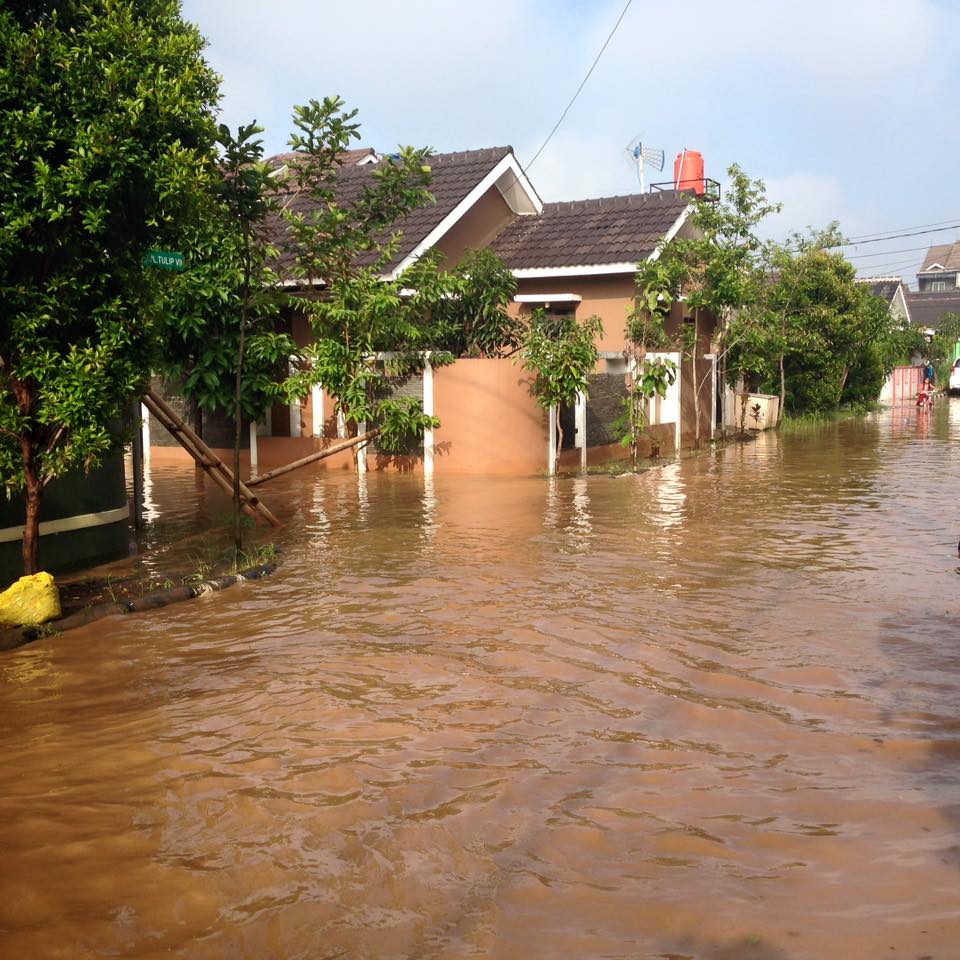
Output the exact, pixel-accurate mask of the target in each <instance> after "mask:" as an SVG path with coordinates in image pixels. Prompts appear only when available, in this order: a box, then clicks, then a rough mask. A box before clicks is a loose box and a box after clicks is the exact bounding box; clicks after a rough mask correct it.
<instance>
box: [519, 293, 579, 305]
mask: <svg viewBox="0 0 960 960" xmlns="http://www.w3.org/2000/svg"><path fill="white" fill-rule="evenodd" d="M581 300H583V297H581V296H580V294H579V293H519V294H517V296H515V297H514V298H513V302H514V303H580V301H581Z"/></svg>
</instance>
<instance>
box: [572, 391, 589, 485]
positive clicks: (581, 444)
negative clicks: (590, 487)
mask: <svg viewBox="0 0 960 960" xmlns="http://www.w3.org/2000/svg"><path fill="white" fill-rule="evenodd" d="M573 420H574V439H573V442H574V446H576V447H577V448H578V449H579V450H580V469H581V470H584V471H585V470H586V469H587V395H586V394H585V393H581V392H578V393H577V401H576V405H575V406H574V408H573Z"/></svg>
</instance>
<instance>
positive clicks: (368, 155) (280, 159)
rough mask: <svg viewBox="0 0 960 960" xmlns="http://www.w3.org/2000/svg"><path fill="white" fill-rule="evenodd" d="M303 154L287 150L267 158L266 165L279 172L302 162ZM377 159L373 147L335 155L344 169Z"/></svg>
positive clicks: (345, 151) (299, 151)
mask: <svg viewBox="0 0 960 960" xmlns="http://www.w3.org/2000/svg"><path fill="white" fill-rule="evenodd" d="M304 156H305V154H304V153H303V151H301V150H288V151H286V153H275V154H274V155H273V156H272V157H267V159H266V163H267V165H268V166H271V167H273V168H274V169H275V170H280V169H282V168H283V167H285V166H289V165H291V164H295V163H297V162H298V161H299V160H302V159H303V157H304ZM378 159H379V155H378V154H377V151H376V150H374V149H373V147H357V148H356V149H354V150H341V151H340V153H338V154H337V161H338V163H340V164H341V165H343V166H344V167H351V166H353V165H354V164H357V163H375V162H376V161H377V160H378Z"/></svg>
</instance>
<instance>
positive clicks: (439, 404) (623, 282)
mask: <svg viewBox="0 0 960 960" xmlns="http://www.w3.org/2000/svg"><path fill="white" fill-rule="evenodd" d="M296 159H297V155H296V154H283V155H280V156H279V157H276V158H272V160H273V162H274V163H275V164H277V168H278V175H279V176H284V175H285V174H284V171H286V170H288V169H289V167H290V166H291V165H292V164H293V163H295V162H296ZM378 161H379V158H378V157H377V155H376V154H374V153H373V152H372V151H360V152H356V156H351V158H350V160H349V162H344V166H343V168H342V169H341V170H340V172H339V173H338V177H337V189H338V192H340V195H341V197H343V198H344V199H345V201H346V202H347V203H348V202H349V199H350V198H351V197H352V196H356V195H358V194H359V192H360V190H362V188H363V186H364V185H365V184H366V183H367V182H369V178H370V177H371V175H372V172H373V170H374V169H375V164H376V163H377V162H378ZM430 165H431V168H432V180H431V184H430V191H431V193H432V194H433V196H434V197H435V198H436V202H435V203H433V204H430V205H428V206H425V207H422V208H419V209H417V210H414V211H412V212H411V213H409V214H408V215H407V216H405V217H403V218H402V219H401V220H400V221H399V222H397V223H396V224H394V225H393V226H392V228H391V232H394V231H395V232H399V233H400V235H401V240H400V243H399V246H398V249H397V251H396V255H395V257H394V259H393V260H392V262H391V263H390V264H389V265H388V266H387V268H386V270H385V272H384V278H385V279H386V278H390V279H392V278H395V277H396V276H398V275H400V274H401V273H402V272H403V271H404V270H405V269H406V268H407V267H408V266H409V265H410V264H412V263H413V262H414V261H415V260H416V259H417V258H419V257H420V256H421V255H423V254H424V253H425V252H426V251H428V250H438V251H440V252H441V253H442V254H443V255H444V256H445V258H446V264H447V265H448V266H453V265H455V264H456V263H458V262H459V261H460V260H461V259H462V258H463V256H464V255H465V254H466V253H467V251H469V250H473V249H479V248H483V247H486V246H491V247H492V248H493V249H494V250H495V251H496V252H497V253H498V254H499V255H500V256H501V257H502V259H503V260H504V262H505V263H506V264H507V266H508V267H510V268H511V270H512V271H513V273H514V275H515V276H516V278H517V281H518V291H517V296H516V298H515V301H516V302H515V303H514V305H513V307H512V309H513V310H514V311H516V312H517V314H518V315H522V314H525V313H527V312H528V311H531V310H533V309H535V308H536V307H538V306H543V307H544V308H547V309H550V310H562V311H564V312H574V313H576V314H577V315H578V316H581V317H587V316H590V315H593V314H597V315H598V316H599V317H600V318H601V319H602V321H603V325H604V331H605V332H604V336H603V339H602V341H601V342H600V343H599V344H598V347H599V349H600V350H601V354H602V360H601V362H600V364H599V366H598V369H597V371H596V373H595V375H594V377H593V379H592V381H591V395H590V400H589V402H587V403H586V404H581V405H578V410H577V411H563V412H561V416H562V417H565V418H566V420H567V421H572V420H573V419H574V417H575V416H576V419H577V420H578V422H579V426H580V428H581V429H580V430H579V432H578V433H577V437H576V443H577V445H578V446H580V445H582V444H583V443H586V445H587V447H588V448H590V449H589V451H588V452H589V454H590V459H591V460H593V461H598V460H602V459H610V458H612V457H613V456H623V451H622V448H620V447H619V446H617V447H614V446H613V443H614V441H615V439H616V438H615V437H614V435H613V421H614V420H615V419H617V418H618V417H619V416H620V414H621V413H622V405H621V398H622V397H624V396H625V395H626V386H625V375H626V373H627V370H626V361H625V358H624V355H623V351H624V347H625V346H626V339H625V326H626V320H627V316H628V313H629V311H630V309H631V308H632V305H633V300H634V294H635V290H634V281H633V277H634V272H635V270H636V265H637V263H638V262H639V261H641V260H644V259H647V258H650V257H655V256H657V247H658V244H659V243H660V241H661V240H663V239H665V238H670V237H672V236H675V235H677V234H682V233H684V232H686V231H689V230H690V229H691V227H690V226H689V225H688V217H689V213H690V211H691V209H692V208H691V205H690V198H689V196H688V195H687V194H684V193H676V192H670V191H668V192H663V193H654V194H646V195H635V196H626V197H612V198H605V199H596V200H582V201H573V202H566V203H548V204H544V203H543V202H542V201H541V199H540V197H539V196H538V195H537V192H536V190H535V189H534V187H533V185H532V184H531V183H530V181H529V179H528V178H527V176H526V175H525V173H524V171H523V169H522V168H521V166H520V164H519V163H518V161H517V159H516V157H515V156H514V153H513V150H512V148H510V147H495V148H490V149H483V150H468V151H461V152H456V153H442V154H437V155H434V156H433V157H431V159H430ZM310 202H311V201H310V200H309V198H308V197H306V196H305V195H303V194H298V193H297V190H296V187H295V186H294V185H291V190H290V197H289V200H288V205H289V207H290V208H291V209H293V210H298V209H300V210H301V211H303V212H307V211H308V209H309V204H310ZM285 267H286V268H287V274H288V279H287V280H285V281H284V283H285V285H286V286H288V287H289V288H291V289H297V288H299V289H300V290H301V291H302V293H303V294H304V295H312V294H313V291H312V290H310V289H309V288H308V287H307V285H306V284H305V283H304V282H303V281H298V280H296V279H295V278H293V277H292V270H290V267H291V264H290V263H289V262H286V263H284V262H283V261H281V264H280V271H281V274H282V273H283V272H284V268H285ZM322 287H323V284H322V281H321V280H318V281H316V282H315V283H314V288H315V290H316V292H317V293H319V292H320V291H321V290H322ZM684 322H685V317H684V315H683V307H682V305H676V306H675V307H674V311H673V316H672V317H671V321H670V324H671V326H672V329H673V332H677V331H678V330H679V327H680V325H681V324H683V323H684ZM702 328H703V331H702V336H701V343H700V351H699V352H700V357H701V359H700V360H699V363H698V369H697V374H696V380H697V381H698V382H699V383H700V386H701V400H702V403H701V407H702V410H701V430H700V435H701V437H702V438H709V437H710V436H711V433H712V428H713V423H714V420H713V410H714V408H715V404H714V403H713V402H711V401H712V397H713V396H714V392H715V389H716V384H715V380H714V373H713V368H712V357H711V356H710V341H711V336H712V332H713V325H712V322H711V321H706V320H703V321H702ZM292 332H293V335H294V337H295V338H296V339H297V341H298V342H299V343H300V344H302V345H306V344H308V343H309V342H310V339H311V331H310V329H309V324H308V322H307V320H306V318H305V317H303V316H302V315H295V316H294V317H293V318H292ZM704 358H706V359H704ZM515 359H516V358H513V359H509V358H507V359H493V360H490V359H478V360H472V359H461V360H458V361H457V362H456V363H454V364H452V365H450V366H446V367H442V368H438V369H437V370H435V371H433V370H427V371H425V375H424V377H415V378H411V380H410V381H409V382H408V383H407V384H406V385H405V386H404V390H405V391H406V392H407V393H412V394H413V395H414V396H418V397H420V398H422V400H423V402H424V409H425V410H426V411H427V412H428V413H433V414H434V415H436V416H437V417H438V418H439V419H440V421H441V427H440V428H439V429H438V430H437V431H435V435H434V434H433V433H430V432H428V436H427V438H426V441H425V446H424V449H423V451H422V452H421V454H420V455H419V456H414V457H412V458H409V459H408V460H407V461H405V462H404V463H403V464H400V466H402V467H403V468H405V469H408V468H414V467H418V466H425V468H426V469H428V470H429V469H432V468H433V464H434V463H436V464H437V466H438V469H442V470H444V471H453V472H475V473H483V472H489V473H494V472H495V473H530V472H537V471H542V470H543V469H544V467H545V466H546V461H547V455H546V451H547V436H548V428H547V418H546V415H545V413H544V412H543V411H542V410H540V409H539V408H538V407H537V405H536V402H535V400H534V398H533V396H532V394H531V391H530V382H531V376H530V374H529V371H525V370H524V369H523V367H522V366H521V365H520V364H517V363H515ZM674 359H677V360H679V355H674ZM689 367H690V365H689V363H687V364H685V365H683V369H682V374H683V375H682V377H681V378H680V380H679V381H678V383H677V384H676V385H675V386H674V387H673V388H672V389H671V391H670V393H669V394H668V396H667V397H665V398H662V399H661V400H658V401H656V402H655V403H654V404H653V405H652V409H651V410H650V422H651V423H652V424H653V425H654V434H655V436H654V441H655V443H656V444H657V445H658V446H659V447H660V448H661V449H663V450H664V451H665V452H666V451H667V450H669V449H673V448H676V447H677V446H679V445H682V444H687V443H689V442H690V440H691V439H692V437H693V435H694V419H693V390H692V388H693V381H694V379H695V378H694V375H693V371H692V370H691V369H689ZM332 410H333V403H332V398H330V397H328V396H326V395H325V393H324V392H323V391H322V390H320V389H315V390H314V391H313V393H312V395H311V396H310V397H308V398H305V400H304V401H303V402H302V403H296V404H294V405H293V406H292V407H291V408H289V409H288V408H286V407H281V406H275V407H274V408H273V410H272V411H271V416H270V418H269V422H268V424H266V425H261V427H260V428H259V430H258V433H259V434H260V439H259V440H258V444H257V446H258V452H259V460H260V463H261V465H263V464H264V463H265V462H266V461H268V460H269V461H277V460H285V459H293V456H294V455H302V452H306V451H308V450H309V449H313V448H314V447H315V446H317V445H324V444H326V443H328V442H330V441H331V440H332V439H333V438H335V437H336V436H337V435H338V433H339V434H342V431H343V425H342V424H341V425H339V429H338V424H337V423H336V420H335V418H334V417H333V416H332ZM570 425H571V427H572V426H573V423H572V422H571V423H570ZM565 426H566V423H565ZM574 433H575V431H574V430H573V429H569V430H567V429H565V430H564V434H565V438H566V439H568V440H570V441H573V438H574ZM281 437H282V438H284V439H283V440H281V439H279V438H281ZM565 446H566V444H565ZM569 456H572V452H571V454H570V455H569ZM395 459H396V458H394V460H395ZM348 462H349V457H347V456H346V455H345V456H344V457H343V458H341V460H340V461H338V462H336V463H334V461H333V459H331V461H325V463H327V464H328V465H334V466H337V465H345V464H346V463H348ZM378 465H379V464H378ZM383 465H386V460H384V464H383ZM392 465H393V466H397V465H398V464H397V463H395V462H394V463H392Z"/></svg>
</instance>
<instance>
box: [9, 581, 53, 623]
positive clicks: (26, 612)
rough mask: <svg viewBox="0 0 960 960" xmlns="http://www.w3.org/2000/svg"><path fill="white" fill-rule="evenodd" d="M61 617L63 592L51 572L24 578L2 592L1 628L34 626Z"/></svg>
mask: <svg viewBox="0 0 960 960" xmlns="http://www.w3.org/2000/svg"><path fill="white" fill-rule="evenodd" d="M59 616H60V591H59V590H58V589H57V585H56V583H55V582H54V579H53V577H52V576H51V575H50V574H49V573H35V574H33V576H30V577H21V578H20V579H19V580H18V581H17V582H16V583H15V584H13V586H11V587H8V588H7V589H6V590H4V591H3V593H0V625H3V626H7V627H19V626H24V627H33V626H36V625H37V624H38V623H46V622H47V621H48V620H56V619H58V618H59Z"/></svg>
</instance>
